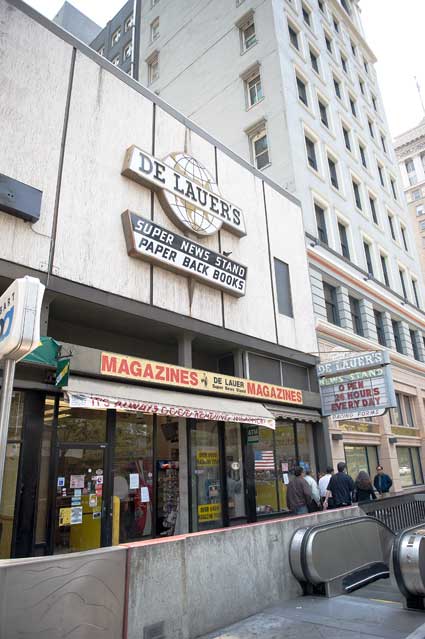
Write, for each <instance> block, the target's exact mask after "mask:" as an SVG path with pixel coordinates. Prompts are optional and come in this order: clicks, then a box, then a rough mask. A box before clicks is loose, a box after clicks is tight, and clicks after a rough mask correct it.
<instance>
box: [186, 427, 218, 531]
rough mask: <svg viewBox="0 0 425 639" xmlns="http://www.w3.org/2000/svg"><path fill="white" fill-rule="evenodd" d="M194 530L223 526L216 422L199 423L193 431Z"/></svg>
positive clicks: (192, 486)
mask: <svg viewBox="0 0 425 639" xmlns="http://www.w3.org/2000/svg"><path fill="white" fill-rule="evenodd" d="M190 447H191V496H192V530H193V531H198V530H208V529H211V528H220V527H221V526H222V525H223V514H222V508H221V500H222V492H221V479H220V477H221V475H220V456H219V446H218V424H217V422H210V421H209V422H196V424H194V426H193V427H192V428H191V431H190Z"/></svg>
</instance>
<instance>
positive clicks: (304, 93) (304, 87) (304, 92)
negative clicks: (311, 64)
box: [297, 75, 308, 106]
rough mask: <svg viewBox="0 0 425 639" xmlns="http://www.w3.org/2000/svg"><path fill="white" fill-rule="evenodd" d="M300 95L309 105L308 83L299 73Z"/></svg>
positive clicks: (302, 100) (298, 86) (306, 104)
mask: <svg viewBox="0 0 425 639" xmlns="http://www.w3.org/2000/svg"><path fill="white" fill-rule="evenodd" d="M297 88H298V97H299V99H300V100H301V102H302V103H303V104H305V106H308V98H307V85H306V83H305V82H304V80H301V78H300V77H299V76H298V75H297Z"/></svg>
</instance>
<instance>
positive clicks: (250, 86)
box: [245, 69, 264, 107]
mask: <svg viewBox="0 0 425 639" xmlns="http://www.w3.org/2000/svg"><path fill="white" fill-rule="evenodd" d="M245 90H246V97H247V103H248V107H252V106H254V104H257V102H260V100H262V99H263V97H264V96H263V87H262V84H261V76H260V71H259V70H258V69H257V70H256V71H255V72H254V73H253V74H252V75H251V76H250V77H249V78H247V79H246V80H245Z"/></svg>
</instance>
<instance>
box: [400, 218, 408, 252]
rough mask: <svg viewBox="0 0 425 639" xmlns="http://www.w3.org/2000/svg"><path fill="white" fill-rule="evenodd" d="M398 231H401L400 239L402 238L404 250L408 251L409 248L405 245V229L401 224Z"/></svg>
mask: <svg viewBox="0 0 425 639" xmlns="http://www.w3.org/2000/svg"><path fill="white" fill-rule="evenodd" d="M400 229H401V237H402V240H403V246H404V250H405V251H408V250H409V247H408V245H407V229H406V227H405V226H403V225H402V224H400Z"/></svg>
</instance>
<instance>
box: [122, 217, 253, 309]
mask: <svg viewBox="0 0 425 639" xmlns="http://www.w3.org/2000/svg"><path fill="white" fill-rule="evenodd" d="M122 222H123V226H124V234H125V238H126V243H127V251H128V254H129V255H131V256H133V257H140V258H142V259H146V260H148V261H149V262H153V263H155V264H159V265H160V266H165V268H168V269H170V270H172V271H177V272H179V271H183V272H185V273H186V274H187V275H190V276H191V277H194V278H196V279H198V280H200V281H202V282H204V283H205V284H211V285H212V286H215V287H217V288H221V289H223V290H224V291H226V292H227V293H230V294H232V295H236V296H237V297H240V296H242V295H245V286H246V274H247V267H246V266H243V265H242V264H238V262H234V261H233V260H229V258H227V257H225V256H224V255H221V253H215V252H214V251H211V250H210V249H209V248H206V247H204V246H202V245H201V244H197V243H196V242H192V241H191V240H188V239H187V238H186V237H182V236H181V235H177V234H176V233H173V232H171V231H169V230H168V229H166V228H164V227H163V226H159V224H155V223H154V222H151V221H150V220H146V219H145V218H143V217H141V216H140V215H136V213H132V212H131V211H125V213H123V214H122Z"/></svg>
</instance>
